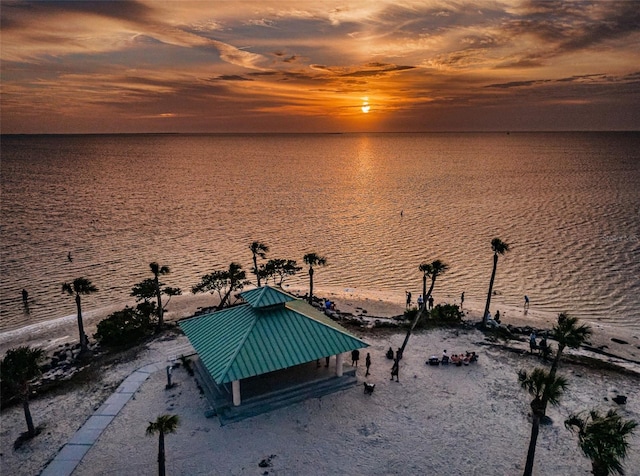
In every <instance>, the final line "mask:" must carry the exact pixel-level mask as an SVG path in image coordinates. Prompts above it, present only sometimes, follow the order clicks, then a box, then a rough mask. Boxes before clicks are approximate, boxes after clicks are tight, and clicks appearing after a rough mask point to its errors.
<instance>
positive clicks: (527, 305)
mask: <svg viewBox="0 0 640 476" xmlns="http://www.w3.org/2000/svg"><path fill="white" fill-rule="evenodd" d="M524 309H525V310H528V309H529V296H527V295H526V294H525V295H524Z"/></svg>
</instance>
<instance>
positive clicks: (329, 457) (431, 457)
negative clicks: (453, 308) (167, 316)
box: [0, 298, 640, 476]
mask: <svg viewBox="0 0 640 476" xmlns="http://www.w3.org/2000/svg"><path fill="white" fill-rule="evenodd" d="M332 299H333V298H332ZM335 300H336V301H338V304H339V305H338V307H339V308H340V309H341V310H348V309H347V307H348V306H351V307H353V309H354V310H355V308H357V307H361V308H363V309H366V310H367V311H368V312H367V314H368V315H378V316H383V315H384V314H387V315H395V314H396V312H397V311H398V310H400V313H401V312H402V309H403V306H402V305H401V304H400V303H398V302H397V301H396V302H394V303H386V302H385V303H380V302H377V301H371V300H369V301H367V300H366V298H365V299H361V300H360V299H355V300H353V301H346V300H343V301H340V300H339V299H337V298H336V299H335ZM465 304H466V303H465ZM474 312H475V311H474ZM507 314H509V313H507ZM362 337H363V338H364V339H365V340H366V341H367V342H369V343H370V344H371V348H370V349H368V351H369V352H371V356H372V360H373V365H372V375H371V377H370V378H367V381H369V382H374V383H376V389H375V392H374V394H373V395H371V396H367V395H364V394H363V391H362V386H361V385H359V386H358V387H354V388H351V389H348V390H345V391H341V392H338V393H335V394H332V395H329V396H326V397H323V398H321V399H311V400H308V401H306V402H303V403H300V404H296V405H292V406H289V407H287V408H283V409H279V410H276V411H273V412H271V413H268V414H264V415H260V416H257V417H254V418H251V419H248V420H244V421H241V422H238V423H233V424H229V425H227V426H224V427H221V426H220V425H219V422H218V420H217V419H207V418H205V417H204V410H205V408H206V407H207V405H206V402H205V401H204V400H203V397H202V396H201V395H200V394H199V392H198V390H197V388H196V385H195V382H194V380H193V378H192V377H189V376H188V375H187V374H186V372H185V371H184V370H183V369H179V370H177V371H175V372H174V374H173V376H174V378H173V379H174V382H176V383H177V384H178V385H177V387H176V388H175V389H172V390H170V391H166V390H165V389H164V385H165V383H166V378H165V375H164V373H163V372H157V373H156V374H154V375H153V376H152V377H150V379H149V380H148V381H147V382H146V383H144V384H143V385H142V386H141V388H140V390H139V391H138V392H137V394H136V395H135V399H134V400H131V401H130V402H129V403H128V404H127V405H126V407H125V408H124V409H123V410H122V412H121V413H120V414H119V415H118V416H117V417H116V419H115V420H114V421H113V422H112V424H111V425H110V426H109V427H108V428H107V429H106V430H105V431H104V433H103V434H102V436H101V437H100V439H99V440H98V442H97V443H96V445H95V446H94V447H93V448H92V449H91V450H90V451H89V452H88V453H87V455H86V456H85V458H84V460H83V461H82V463H81V464H80V466H79V467H78V469H77V470H76V472H75V473H74V474H75V475H92V476H93V475H101V474H104V475H106V474H114V475H116V474H117V475H127V474H131V475H141V474H155V473H156V472H157V470H156V456H157V453H156V452H157V437H146V436H145V434H144V432H145V429H146V426H147V424H148V422H149V421H152V420H155V418H156V417H157V416H158V415H160V414H163V413H171V414H177V415H178V416H179V417H180V419H181V424H180V426H179V428H178V432H177V433H176V434H173V435H168V436H167V438H166V445H167V472H168V474H183V475H195V474H203V475H204V474H224V475H226V474H230V475H243V474H247V475H260V474H263V473H264V472H265V471H268V473H269V474H271V475H274V474H275V475H285V474H286V475H302V474H304V475H316V474H317V475H323V474H336V475H338V474H353V475H359V474H362V475H372V474H373V475H387V474H433V475H458V474H464V475H506V474H521V472H522V469H523V466H524V461H525V458H526V451H527V446H528V443H529V434H530V430H531V424H530V419H529V417H528V413H529V403H530V401H531V397H530V396H529V395H528V394H526V392H524V391H523V390H521V389H520V388H519V386H518V383H517V375H516V372H517V370H518V369H520V368H525V369H532V368H533V367H534V366H536V365H539V360H538V359H537V357H533V356H529V355H518V354H514V353H511V352H507V351H505V350H501V349H500V348H499V347H492V346H486V345H482V344H481V343H482V342H485V340H484V336H483V335H482V334H480V333H478V332H476V331H472V332H467V333H465V332H459V333H458V335H456V334H455V332H454V331H447V330H439V331H432V332H418V333H416V334H415V335H414V336H412V338H411V340H410V341H409V345H408V347H407V350H406V351H405V356H404V359H403V361H402V363H401V368H400V383H396V382H391V381H390V380H389V377H390V374H389V369H390V366H391V365H390V361H389V360H387V359H386V358H385V357H384V353H385V351H386V349H387V348H388V347H389V346H391V347H393V348H394V349H395V348H397V347H399V346H400V345H401V343H402V340H403V338H404V334H403V333H391V332H388V333H379V334H377V335H372V334H363V335H362ZM631 337H632V336H626V339H627V340H630V339H631ZM599 338H601V339H605V338H604V337H599ZM605 340H606V339H605ZM183 342H184V338H179V339H177V340H164V341H156V342H154V343H153V344H151V345H150V346H149V348H148V349H147V350H145V351H144V352H142V353H141V354H140V356H139V357H138V358H137V359H135V360H134V361H130V362H123V363H120V364H115V365H113V366H111V367H110V368H108V369H105V372H104V374H103V375H102V376H101V378H100V379H98V380H96V381H95V382H92V383H88V384H87V385H86V387H83V388H81V389H78V390H75V391H74V392H70V393H67V394H62V395H58V396H47V397H44V398H39V399H36V400H35V401H33V402H32V403H31V409H32V413H33V416H34V421H35V423H36V425H44V427H45V429H44V431H43V433H42V434H41V435H39V436H38V437H37V438H35V439H34V440H32V441H30V442H28V443H27V444H26V445H25V447H24V448H23V449H22V450H20V451H17V452H16V451H14V450H13V449H12V444H13V441H15V439H16V438H17V436H18V435H19V434H20V432H22V431H24V430H25V429H26V425H25V423H24V415H23V413H22V409H21V408H20V407H13V408H10V409H8V410H5V411H4V412H3V413H2V428H1V431H0V436H1V445H2V446H1V448H2V450H1V451H2V456H1V459H0V463H1V467H0V474H3V475H4V474H7V475H8V474H38V473H39V471H41V470H42V468H43V467H44V466H45V465H46V462H47V461H48V460H50V459H51V458H52V457H53V456H54V455H55V454H56V452H57V450H58V449H59V448H60V447H61V446H62V445H63V444H64V443H65V442H66V441H68V439H69V438H70V437H71V436H72V435H73V433H74V432H75V431H76V430H77V429H78V428H79V427H80V426H81V425H82V424H83V423H84V422H85V420H86V419H87V418H88V417H89V416H90V414H91V413H92V412H93V410H95V409H96V408H97V407H98V406H99V405H100V403H101V402H102V401H104V399H106V397H107V396H108V395H109V392H110V391H112V390H113V389H114V388H115V387H116V386H117V385H118V383H119V382H120V381H121V380H122V379H123V378H124V377H125V376H126V375H128V374H129V373H130V372H132V371H133V370H135V369H137V368H139V367H142V366H143V365H145V364H147V363H151V362H157V361H162V360H163V359H166V356H167V355H168V354H170V353H171V349H174V348H176V347H178V346H180V345H181V344H182V343H183ZM524 345H525V344H524V343H523V344H521V346H523V348H524ZM622 347H623V350H627V351H628V350H629V349H634V347H633V346H631V345H627V346H622ZM444 348H446V349H447V350H448V352H449V354H452V353H455V352H458V351H459V352H462V351H466V350H475V351H476V352H478V353H479V354H480V360H479V362H478V363H477V364H475V365H471V366H468V367H460V368H458V367H454V366H449V367H430V366H427V365H425V360H426V359H427V358H428V357H429V355H431V354H440V353H441V352H442V350H443V349H444ZM365 352H366V351H365ZM636 369H638V366H636ZM560 372H561V373H562V374H563V375H565V376H567V377H568V379H569V384H570V387H569V389H568V391H567V393H566V394H565V396H564V397H563V398H562V400H561V405H560V406H559V407H554V408H550V409H549V411H548V414H549V416H550V417H551V418H552V419H553V420H554V422H555V423H554V424H553V425H551V426H545V427H543V428H542V429H541V432H540V436H539V438H538V446H537V452H536V469H535V474H539V475H569V476H570V475H587V474H590V462H589V460H588V459H587V458H585V457H584V456H582V454H581V453H580V451H579V449H578V448H577V444H576V439H575V437H574V436H572V435H571V434H570V433H569V432H568V431H567V430H565V429H564V426H563V424H562V422H563V420H564V419H565V418H566V417H567V416H568V415H569V414H570V413H572V412H574V411H579V410H586V409H591V408H599V409H601V410H604V411H606V410H607V409H609V408H618V409H619V411H620V412H621V414H622V415H623V416H624V417H625V418H631V419H634V420H636V421H638V422H640V398H638V397H637V389H638V383H639V379H638V378H636V377H632V376H628V375H621V374H618V373H611V372H607V371H598V370H589V369H587V368H585V367H582V366H574V365H568V364H565V365H561V369H560ZM363 375H364V369H359V370H358V378H359V380H360V381H361V382H362V381H364V377H363ZM617 393H620V394H624V395H627V396H628V397H629V401H628V403H627V405H624V406H618V405H616V404H615V403H613V402H611V397H613V396H615V395H616V394H617ZM605 397H607V398H609V401H605ZM630 441H631V444H632V449H631V451H630V455H629V457H628V458H627V460H626V468H627V474H629V475H633V474H638V473H634V471H635V470H636V469H637V468H640V451H638V449H639V448H640V432H638V434H636V435H634V436H633V437H632V439H631V440H630ZM271 455H275V457H273V458H272V460H271V464H272V466H271V467H268V468H260V467H258V463H259V462H260V461H261V460H262V459H264V458H268V457H269V456H271Z"/></svg>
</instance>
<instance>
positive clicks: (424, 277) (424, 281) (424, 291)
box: [422, 274, 427, 307]
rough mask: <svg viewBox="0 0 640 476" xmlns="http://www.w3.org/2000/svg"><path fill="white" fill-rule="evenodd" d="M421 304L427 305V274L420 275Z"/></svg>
mask: <svg viewBox="0 0 640 476" xmlns="http://www.w3.org/2000/svg"><path fill="white" fill-rule="evenodd" d="M422 305H423V306H424V307H427V275H426V274H423V275H422Z"/></svg>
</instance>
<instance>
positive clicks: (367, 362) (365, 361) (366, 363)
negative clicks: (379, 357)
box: [364, 352, 371, 377]
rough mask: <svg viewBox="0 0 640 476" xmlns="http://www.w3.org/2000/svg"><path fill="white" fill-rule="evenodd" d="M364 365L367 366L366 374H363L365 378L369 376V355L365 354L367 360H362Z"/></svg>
mask: <svg viewBox="0 0 640 476" xmlns="http://www.w3.org/2000/svg"><path fill="white" fill-rule="evenodd" d="M364 363H365V365H366V366H367V373H365V374H364V376H365V377H368V376H369V367H371V354H370V353H369V352H367V358H366V359H365V360H364Z"/></svg>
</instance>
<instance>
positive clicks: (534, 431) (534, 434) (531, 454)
mask: <svg viewBox="0 0 640 476" xmlns="http://www.w3.org/2000/svg"><path fill="white" fill-rule="evenodd" d="M518 380H519V381H520V386H521V387H522V388H523V389H525V390H526V391H527V392H529V394H530V395H532V396H533V401H532V402H531V413H532V421H531V440H530V441H529V450H528V451H527V463H526V464H525V467H524V476H531V473H532V472H533V460H534V458H535V455H536V444H537V442H538V432H539V431H540V421H541V420H542V418H543V417H544V415H545V409H544V405H543V401H544V400H546V401H548V402H549V403H551V404H552V405H557V404H558V403H559V400H560V396H561V395H562V393H563V392H564V390H565V389H566V388H567V381H566V379H565V378H564V377H561V376H559V377H556V376H555V375H551V374H549V373H547V372H546V371H545V370H544V369H540V368H536V369H533V371H532V372H531V373H530V374H527V372H526V371H524V370H521V371H520V372H518Z"/></svg>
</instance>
